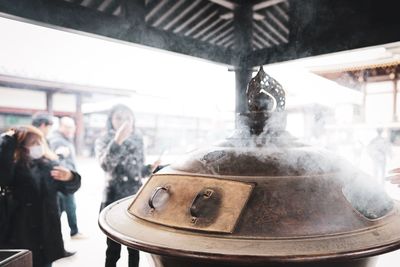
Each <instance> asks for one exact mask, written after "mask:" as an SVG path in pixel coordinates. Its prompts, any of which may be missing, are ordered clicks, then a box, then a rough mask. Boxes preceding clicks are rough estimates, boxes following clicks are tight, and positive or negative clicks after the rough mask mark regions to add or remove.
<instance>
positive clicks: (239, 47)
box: [234, 2, 253, 113]
mask: <svg viewBox="0 0 400 267" xmlns="http://www.w3.org/2000/svg"><path fill="white" fill-rule="evenodd" d="M234 27H235V51H236V53H235V55H236V58H235V59H234V68H235V82H236V85H235V89H236V94H235V96H236V101H235V111H236V113H242V112H246V111H247V110H248V108H247V100H246V89H247V84H248V83H249V81H250V79H251V74H252V66H251V65H250V62H249V55H250V53H251V52H252V39H253V30H252V28H253V10H252V5H251V4H250V3H248V2H243V4H242V6H241V8H240V10H239V9H238V8H237V9H236V10H235V11H234Z"/></svg>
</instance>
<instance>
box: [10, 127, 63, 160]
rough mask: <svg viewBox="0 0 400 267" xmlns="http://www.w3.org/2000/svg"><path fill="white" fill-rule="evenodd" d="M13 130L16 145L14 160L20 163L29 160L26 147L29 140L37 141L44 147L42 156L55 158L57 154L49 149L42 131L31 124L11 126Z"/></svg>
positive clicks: (50, 158)
mask: <svg viewBox="0 0 400 267" xmlns="http://www.w3.org/2000/svg"><path fill="white" fill-rule="evenodd" d="M10 130H12V131H14V132H15V134H14V136H15V138H16V140H17V147H16V149H15V154H14V160H15V161H18V162H22V163H27V162H28V161H29V149H28V148H27V147H26V145H27V144H28V142H30V141H39V142H40V143H41V144H42V145H43V147H44V157H45V158H47V159H49V160H56V159H57V155H56V154H55V153H54V152H52V151H51V150H50V149H49V146H48V145H47V142H46V139H45V138H44V137H43V134H42V132H41V131H40V130H39V129H38V128H36V127H33V126H31V125H23V126H19V127H16V128H11V129H10Z"/></svg>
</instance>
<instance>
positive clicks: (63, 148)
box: [54, 146, 71, 158]
mask: <svg viewBox="0 0 400 267" xmlns="http://www.w3.org/2000/svg"><path fill="white" fill-rule="evenodd" d="M54 152H55V153H56V154H57V155H62V156H63V157H64V158H66V157H68V156H69V154H70V153H71V152H70V151H69V148H68V147H66V146H60V147H59V148H57V149H56V151H54Z"/></svg>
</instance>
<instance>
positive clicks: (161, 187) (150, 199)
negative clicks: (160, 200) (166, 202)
mask: <svg viewBox="0 0 400 267" xmlns="http://www.w3.org/2000/svg"><path fill="white" fill-rule="evenodd" d="M162 190H163V191H165V192H168V187H165V186H158V187H156V189H154V191H153V194H151V197H150V198H149V202H148V204H149V206H150V208H151V209H153V210H155V209H156V208H155V207H154V204H153V201H154V199H155V198H156V196H157V194H158V192H160V191H162Z"/></svg>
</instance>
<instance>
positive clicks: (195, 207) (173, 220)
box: [128, 175, 254, 233]
mask: <svg viewBox="0 0 400 267" xmlns="http://www.w3.org/2000/svg"><path fill="white" fill-rule="evenodd" d="M253 187H254V183H253V184H251V183H244V182H238V181H230V180H221V179H215V178H211V177H196V176H189V175H154V176H152V177H151V178H150V179H149V181H148V182H147V183H146V186H145V187H144V188H143V189H142V190H141V191H140V192H139V193H138V196H139V197H137V198H135V200H134V201H133V202H132V204H131V206H130V207H129V209H128V211H129V212H130V213H131V214H132V215H135V216H137V217H139V218H141V219H144V220H147V221H151V222H154V223H158V224H163V225H167V226H171V227H176V228H184V229H193V230H201V231H210V232H222V233H232V232H233V229H234V227H235V225H236V223H237V220H238V218H239V216H240V214H241V212H242V209H243V207H244V205H245V204H246V203H247V200H248V198H249V196H250V193H251V191H252V189H253ZM162 188H164V189H162Z"/></svg>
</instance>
